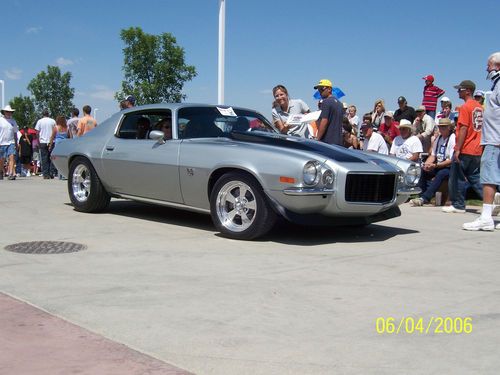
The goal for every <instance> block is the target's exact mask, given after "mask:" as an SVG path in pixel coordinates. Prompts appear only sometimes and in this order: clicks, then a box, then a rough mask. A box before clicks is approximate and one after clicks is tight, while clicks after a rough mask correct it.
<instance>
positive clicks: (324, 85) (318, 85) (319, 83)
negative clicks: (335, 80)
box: [314, 79, 333, 89]
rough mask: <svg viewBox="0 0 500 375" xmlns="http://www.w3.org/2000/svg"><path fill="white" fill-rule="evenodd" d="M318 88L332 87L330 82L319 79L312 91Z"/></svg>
mask: <svg viewBox="0 0 500 375" xmlns="http://www.w3.org/2000/svg"><path fill="white" fill-rule="evenodd" d="M318 87H333V85H332V81H330V80H329V79H320V80H319V82H318V84H317V85H316V86H314V89H317V88H318Z"/></svg>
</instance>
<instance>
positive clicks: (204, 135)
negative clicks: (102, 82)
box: [52, 103, 420, 240]
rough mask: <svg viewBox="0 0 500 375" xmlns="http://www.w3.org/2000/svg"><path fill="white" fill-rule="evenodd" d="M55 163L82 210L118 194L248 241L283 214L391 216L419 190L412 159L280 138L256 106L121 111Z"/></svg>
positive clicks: (346, 218) (349, 219)
mask: <svg viewBox="0 0 500 375" xmlns="http://www.w3.org/2000/svg"><path fill="white" fill-rule="evenodd" d="M165 124H167V125H168V124H169V126H170V127H171V129H169V128H168V126H167V127H165ZM52 160H53V162H54V164H55V165H56V167H57V169H58V170H59V171H60V172H61V173H62V174H63V175H65V176H68V192H69V196H70V199H71V202H72V204H73V206H74V207H75V209H76V210H77V211H82V212H98V211H103V210H105V209H106V208H107V207H108V204H109V202H110V199H111V198H113V197H116V198H126V199H132V200H136V201H142V202H148V203H155V204H160V205H166V206H173V207H178V208H182V209H188V210H194V211H198V212H202V213H208V214H210V215H211V217H212V220H213V222H214V224H215V227H216V228H217V230H218V231H220V232H221V233H222V234H223V235H225V236H227V237H230V238H235V239H244V240H249V239H254V238H258V237H260V236H262V235H264V234H265V233H267V232H268V231H270V230H271V229H272V227H273V224H274V222H275V221H276V219H277V217H278V216H282V217H284V218H285V219H287V220H289V221H292V222H297V223H301V224H306V225H366V224H370V223H373V222H377V221H381V220H386V219H390V218H393V217H396V216H399V215H400V214H401V212H400V210H399V207H398V205H399V204H401V203H402V202H404V201H406V200H407V198H408V196H409V195H410V194H415V193H418V192H419V189H418V188H417V187H416V186H417V182H418V178H419V176H420V167H419V166H418V165H417V164H415V163H412V162H408V161H405V160H402V159H396V158H391V157H384V156H382V155H379V154H375V153H363V152H361V151H355V150H347V149H344V148H342V147H338V146H331V145H327V144H325V143H321V142H318V141H314V140H306V139H302V138H296V137H290V136H286V135H281V134H279V133H278V132H277V131H276V130H275V129H274V128H273V127H272V125H271V124H270V123H269V121H268V120H267V119H266V118H265V117H264V116H262V115H261V114H260V113H258V112H255V111H252V110H249V109H244V108H236V107H220V106H215V105H195V104H186V103H180V104H157V105H147V106H140V107H134V108H132V109H129V110H125V111H121V112H118V113H116V114H114V115H113V116H112V117H110V118H109V119H107V120H106V121H104V122H103V123H102V124H101V125H99V126H98V127H97V128H96V129H94V130H92V131H91V132H89V133H87V134H86V135H85V136H83V137H80V138H75V139H71V140H67V141H63V142H61V143H59V144H58V145H57V147H56V148H55V150H54V151H53V153H52Z"/></svg>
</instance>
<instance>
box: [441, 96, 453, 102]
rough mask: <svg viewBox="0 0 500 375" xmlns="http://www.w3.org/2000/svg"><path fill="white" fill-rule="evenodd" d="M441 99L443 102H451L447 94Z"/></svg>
mask: <svg viewBox="0 0 500 375" xmlns="http://www.w3.org/2000/svg"><path fill="white" fill-rule="evenodd" d="M441 101H442V102H451V100H450V98H448V97H447V96H443V97H442V98H441Z"/></svg>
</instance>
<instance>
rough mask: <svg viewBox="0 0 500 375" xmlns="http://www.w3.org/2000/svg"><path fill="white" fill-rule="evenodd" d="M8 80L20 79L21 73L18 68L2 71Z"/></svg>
mask: <svg viewBox="0 0 500 375" xmlns="http://www.w3.org/2000/svg"><path fill="white" fill-rule="evenodd" d="M3 72H4V73H5V75H6V76H7V78H9V79H20V78H21V75H22V74H23V71H22V70H21V69H19V68H11V69H8V70H4V71H3Z"/></svg>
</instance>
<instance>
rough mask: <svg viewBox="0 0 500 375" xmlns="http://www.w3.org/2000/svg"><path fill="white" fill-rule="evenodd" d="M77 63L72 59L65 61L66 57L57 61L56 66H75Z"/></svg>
mask: <svg viewBox="0 0 500 375" xmlns="http://www.w3.org/2000/svg"><path fill="white" fill-rule="evenodd" d="M74 63H75V62H74V61H73V60H70V59H65V58H64V57H59V58H58V59H57V60H56V64H57V65H59V66H66V65H73V64H74Z"/></svg>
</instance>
